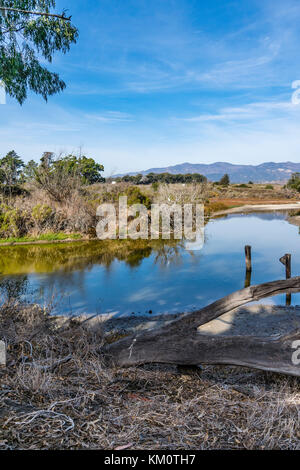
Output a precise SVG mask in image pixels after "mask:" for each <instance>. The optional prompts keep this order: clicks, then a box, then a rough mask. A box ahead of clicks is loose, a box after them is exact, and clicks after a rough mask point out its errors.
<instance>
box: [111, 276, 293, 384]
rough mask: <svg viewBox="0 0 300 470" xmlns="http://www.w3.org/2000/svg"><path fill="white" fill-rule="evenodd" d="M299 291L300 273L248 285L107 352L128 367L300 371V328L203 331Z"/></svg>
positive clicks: (112, 347) (286, 372)
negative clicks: (260, 332) (258, 333)
mask: <svg viewBox="0 0 300 470" xmlns="http://www.w3.org/2000/svg"><path fill="white" fill-rule="evenodd" d="M299 291H300V277H294V278H291V279H287V280H281V281H273V282H268V283H265V284H260V285H257V286H251V287H247V288H246V289H242V290H240V291H237V292H234V293H233V294H230V295H228V296H226V297H224V298H222V299H220V300H217V301H216V302H214V303H212V304H210V305H208V306H207V307H205V308H203V309H201V310H198V311H195V312H192V313H188V314H186V315H184V316H183V317H181V318H180V319H177V320H174V321H173V322H172V323H170V324H168V325H165V326H163V327H161V328H157V329H153V330H149V331H145V332H141V333H135V334H134V335H131V336H127V337H125V338H123V339H121V340H119V341H117V342H115V343H112V344H110V345H109V346H107V347H106V348H105V350H104V352H105V354H106V357H107V358H108V359H109V360H110V361H112V362H113V363H114V364H116V365H119V366H123V367H126V366H132V365H140V364H146V363H167V364H177V365H199V364H228V365H229V364H231V365H239V366H247V367H253V368H257V369H262V370H268V371H274V372H281V373H284V374H290V375H296V376H300V330H297V331H293V332H291V333H289V334H287V335H284V336H279V335H278V336H270V337H254V336H221V335H204V334H201V333H199V331H198V327H199V326H201V325H204V324H205V323H207V322H209V321H211V320H214V319H216V318H218V317H219V316H221V315H223V314H224V313H227V312H230V311H231V310H233V309H235V308H237V307H241V306H242V305H245V304H247V303H249V302H253V301H257V300H260V299H263V298H266V297H269V296H273V295H278V294H284V293H296V292H299ZM298 353H299V354H298Z"/></svg>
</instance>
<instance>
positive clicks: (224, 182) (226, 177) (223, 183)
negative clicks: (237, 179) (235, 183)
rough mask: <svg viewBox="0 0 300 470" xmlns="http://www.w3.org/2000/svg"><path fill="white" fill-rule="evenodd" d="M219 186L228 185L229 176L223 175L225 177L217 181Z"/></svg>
mask: <svg viewBox="0 0 300 470" xmlns="http://www.w3.org/2000/svg"><path fill="white" fill-rule="evenodd" d="M219 184H220V185H221V186H228V185H229V184H230V178H229V175H228V174H227V173H225V175H224V176H222V178H221V179H220V181H219Z"/></svg>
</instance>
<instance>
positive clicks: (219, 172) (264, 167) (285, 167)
mask: <svg viewBox="0 0 300 470" xmlns="http://www.w3.org/2000/svg"><path fill="white" fill-rule="evenodd" d="M297 171H298V172H300V163H292V162H283V163H273V162H269V163H262V164H260V165H233V164H231V163H226V162H217V163H211V164H204V163H181V164H179V165H174V166H169V167H163V168H150V169H149V170H146V171H138V172H133V173H126V174H128V175H137V174H142V175H147V174H148V173H171V174H187V173H201V174H202V175H204V176H206V177H207V178H208V179H209V180H210V181H218V180H219V179H220V178H221V177H222V176H223V175H224V174H225V173H228V175H229V177H230V181H231V182H232V183H248V181H253V183H276V182H278V183H284V182H286V181H287V180H288V179H289V178H290V176H291V174H292V173H295V172H297ZM118 176H124V175H118Z"/></svg>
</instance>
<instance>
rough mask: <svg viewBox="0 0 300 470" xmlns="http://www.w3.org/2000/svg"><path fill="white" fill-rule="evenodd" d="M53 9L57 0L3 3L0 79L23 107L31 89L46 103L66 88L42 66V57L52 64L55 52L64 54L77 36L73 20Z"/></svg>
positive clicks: (54, 75) (0, 38)
mask: <svg viewBox="0 0 300 470" xmlns="http://www.w3.org/2000/svg"><path fill="white" fill-rule="evenodd" d="M54 8H55V0H14V1H13V0H1V5H0V80H1V81H2V82H3V83H4V85H5V88H6V92H7V93H8V94H9V95H10V96H12V97H14V98H16V99H17V101H18V102H19V103H20V104H22V103H23V102H24V101H25V99H26V98H27V92H28V90H32V91H33V92H35V93H37V94H40V95H42V97H43V98H44V99H45V100H46V101H47V98H48V96H51V95H53V94H55V93H58V92H60V91H62V90H64V88H65V87H66V84H65V83H64V81H63V80H61V79H60V77H59V76H58V74H57V73H54V72H50V71H49V70H48V69H47V68H45V67H44V66H43V65H41V63H40V62H41V59H40V58H41V56H42V57H43V58H44V59H46V60H47V61H48V62H52V58H53V55H54V53H55V52H56V51H61V52H63V53H64V54H65V53H66V52H67V51H68V50H69V49H70V45H71V44H72V43H76V40H77V37H78V30H77V29H76V27H75V26H74V25H72V23H71V17H66V16H65V12H63V13H62V14H61V15H59V14H55V13H51V11H50V10H51V9H54Z"/></svg>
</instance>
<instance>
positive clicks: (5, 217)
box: [0, 204, 27, 238]
mask: <svg viewBox="0 0 300 470" xmlns="http://www.w3.org/2000/svg"><path fill="white" fill-rule="evenodd" d="M26 218H27V212H26V211H21V210H20V209H14V208H11V207H9V206H7V205H6V204H1V205H0V237H1V238H8V237H20V236H21V235H23V234H24V233H26Z"/></svg>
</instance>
